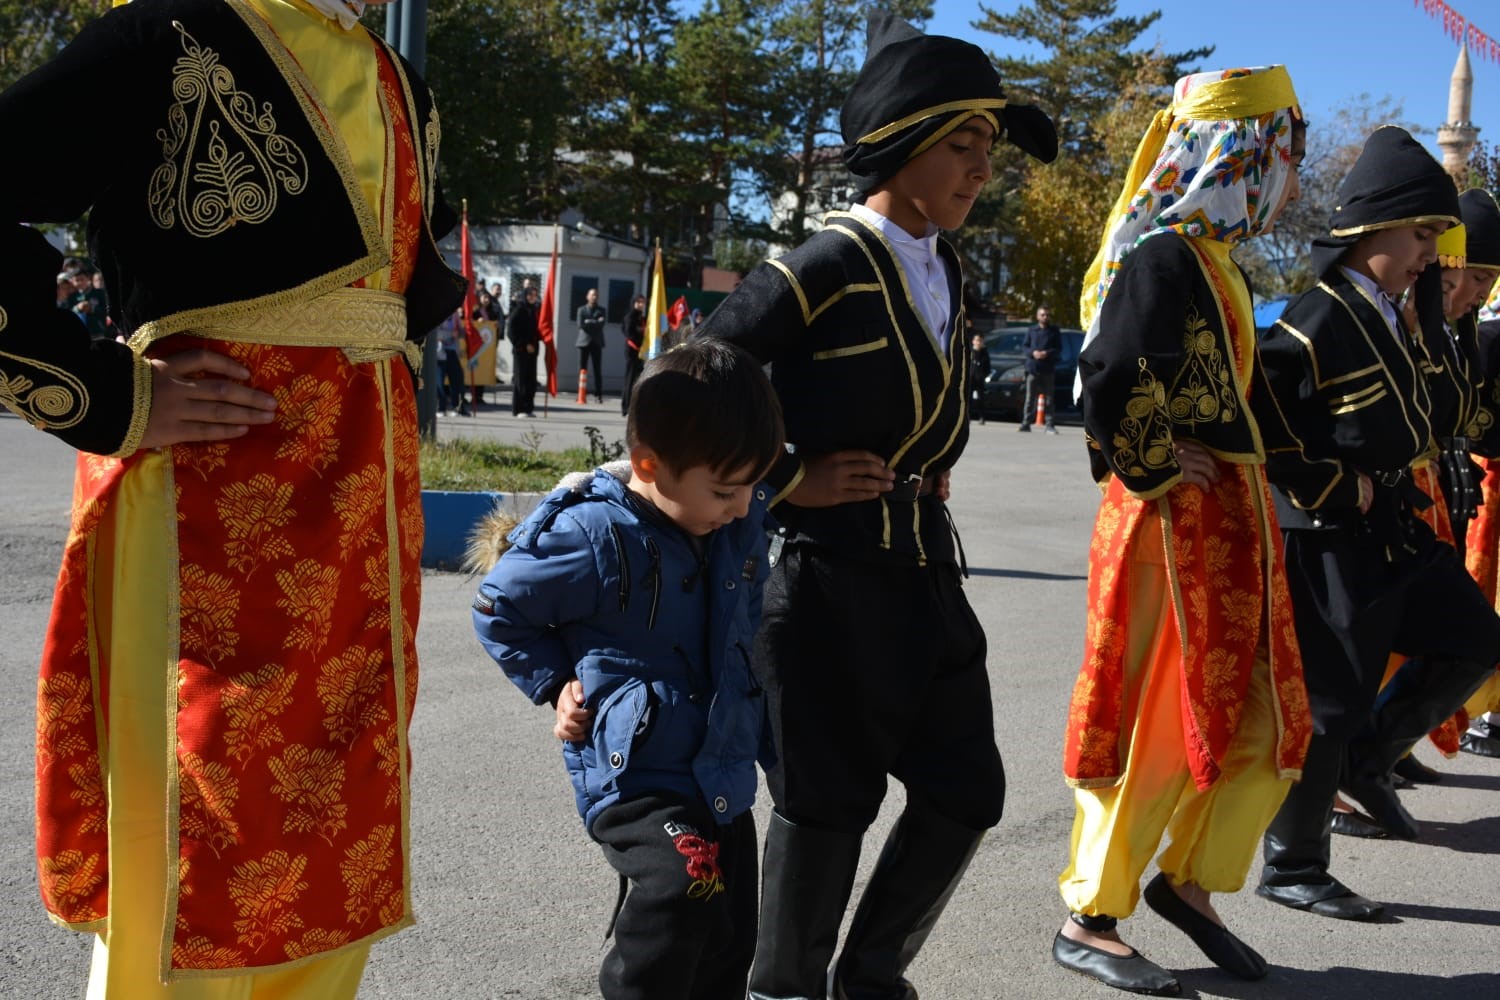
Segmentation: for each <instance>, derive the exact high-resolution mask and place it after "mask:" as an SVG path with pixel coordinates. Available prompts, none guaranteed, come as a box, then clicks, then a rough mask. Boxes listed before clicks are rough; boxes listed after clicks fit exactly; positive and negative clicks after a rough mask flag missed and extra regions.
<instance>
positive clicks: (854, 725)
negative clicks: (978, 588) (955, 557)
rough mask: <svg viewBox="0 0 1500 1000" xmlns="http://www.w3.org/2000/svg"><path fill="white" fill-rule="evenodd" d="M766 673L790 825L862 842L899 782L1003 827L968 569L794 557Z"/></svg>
mask: <svg viewBox="0 0 1500 1000" xmlns="http://www.w3.org/2000/svg"><path fill="white" fill-rule="evenodd" d="M753 664H754V668H755V672H756V675H757V677H758V679H759V680H760V683H761V686H762V687H763V688H764V689H765V691H766V694H767V696H768V708H769V710H770V713H771V732H772V735H773V737H774V739H775V743H776V752H777V758H778V759H777V762H776V764H775V766H774V767H772V768H771V769H770V770H769V771H768V772H767V773H766V784H767V786H768V787H769V788H770V791H771V798H772V800H773V801H774V802H775V805H776V811H777V812H779V813H780V814H781V815H782V816H784V817H786V818H787V819H788V820H790V821H791V822H793V823H795V824H799V825H805V826H813V827H818V828H821V829H825V830H837V831H841V832H845V833H863V832H864V831H865V830H866V829H867V828H868V827H869V825H870V824H871V823H872V822H874V820H875V817H876V815H877V814H878V813H879V812H880V803H881V801H882V800H883V799H884V798H885V793H886V782H887V776H888V775H889V776H890V777H894V778H896V779H897V780H898V781H900V782H901V783H902V784H903V785H905V786H906V787H907V789H908V790H909V791H910V792H911V793H913V794H914V795H918V796H920V797H922V798H923V799H924V800H925V802H926V803H928V804H929V805H930V806H931V807H932V808H933V809H935V810H936V811H937V812H938V813H939V814H941V815H943V816H945V817H946V818H948V819H949V820H951V821H953V822H954V823H957V824H960V825H962V826H966V827H968V828H969V829H971V830H976V831H977V830H986V829H989V828H990V827H992V826H994V825H995V824H996V823H998V822H999V821H1000V813H1001V809H1002V807H1003V805H1004V802H1005V769H1004V767H1003V765H1002V764H1001V761H1000V751H999V750H998V749H997V748H996V746H995V734H994V717H993V713H992V710H991V707H990V685H989V675H988V673H987V672H986V670H985V637H984V630H983V629H982V628H981V627H980V625H979V620H978V619H977V618H976V617H975V615H974V612H973V610H972V609H971V608H970V607H969V601H968V598H967V597H965V596H964V592H963V586H962V583H961V580H960V578H959V575H958V569H957V567H955V566H952V565H950V564H942V565H930V566H911V565H892V564H874V563H868V562H863V561H860V560H857V559H851V558H849V557H847V556H843V555H839V554H837V553H833V552H830V551H828V550H826V549H820V548H816V547H813V546H809V545H788V546H786V548H785V549H784V550H783V551H782V553H781V555H780V558H779V559H778V560H777V563H776V565H775V567H773V569H772V571H771V577H770V580H769V581H768V582H767V584H766V590H765V599H764V606H763V611H762V624H761V629H760V632H759V633H758V634H757V636H756V641H755V653H754V656H753Z"/></svg>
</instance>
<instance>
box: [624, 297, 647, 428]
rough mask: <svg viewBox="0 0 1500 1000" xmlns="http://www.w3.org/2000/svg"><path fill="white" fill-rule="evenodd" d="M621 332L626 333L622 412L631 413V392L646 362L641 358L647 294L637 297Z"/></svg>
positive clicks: (644, 336)
mask: <svg viewBox="0 0 1500 1000" xmlns="http://www.w3.org/2000/svg"><path fill="white" fill-rule="evenodd" d="M620 332H621V333H623V334H624V335H625V388H624V389H623V390H621V392H620V412H621V413H629V412H630V392H631V389H632V388H633V387H634V386H635V380H636V379H637V378H639V377H640V374H641V367H642V366H643V365H644V364H645V362H643V361H642V360H641V346H642V345H643V344H645V343H646V296H644V295H637V296H636V297H635V301H634V302H632V303H631V304H630V311H629V312H628V313H626V314H625V318H624V319H623V320H621V321H620Z"/></svg>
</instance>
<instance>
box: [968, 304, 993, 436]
mask: <svg viewBox="0 0 1500 1000" xmlns="http://www.w3.org/2000/svg"><path fill="white" fill-rule="evenodd" d="M970 326H971V327H972V326H973V324H972V323H971V324H970ZM989 377H990V350H989V348H988V347H985V346H984V335H983V334H980V333H976V334H974V335H973V336H972V337H970V338H969V417H970V418H971V419H972V418H974V417H976V416H977V417H978V418H979V422H980V423H981V424H982V423H984V422H985V419H984V384H985V382H986V381H988V380H989Z"/></svg>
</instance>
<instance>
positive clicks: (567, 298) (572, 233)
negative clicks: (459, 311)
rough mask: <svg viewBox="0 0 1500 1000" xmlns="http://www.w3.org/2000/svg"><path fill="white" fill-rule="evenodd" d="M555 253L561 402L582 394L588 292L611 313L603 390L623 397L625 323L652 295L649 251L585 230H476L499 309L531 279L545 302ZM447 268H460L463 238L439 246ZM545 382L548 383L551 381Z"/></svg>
mask: <svg viewBox="0 0 1500 1000" xmlns="http://www.w3.org/2000/svg"><path fill="white" fill-rule="evenodd" d="M554 243H555V245H556V247H557V277H556V293H555V294H556V315H555V316H554V317H553V326H554V328H555V329H556V330H557V352H558V360H557V387H558V393H559V395H564V394H565V395H568V396H572V395H574V394H575V393H577V391H578V370H579V358H578V348H577V347H575V346H574V343H575V342H576V340H577V337H578V323H577V320H576V317H577V315H578V307H579V306H581V305H583V303H584V297H585V296H586V295H587V294H588V290H589V289H590V288H597V289H598V290H599V302H600V304H601V305H603V306H604V308H605V310H606V312H607V313H608V316H609V320H608V322H607V323H606V325H605V328H604V388H605V391H606V392H612V393H616V394H618V393H619V391H620V389H621V387H622V385H623V382H624V374H625V338H624V335H623V333H622V332H621V329H620V323H621V321H623V320H624V318H625V314H626V313H627V312H628V311H629V310H630V303H631V301H632V300H633V299H634V298H635V296H636V295H638V294H639V295H647V294H649V291H650V280H651V254H650V251H649V250H647V249H646V248H645V247H643V246H640V245H638V244H634V243H628V242H625V241H624V240H618V239H615V238H614V237H611V236H606V235H604V234H602V233H600V232H598V231H597V230H595V229H593V228H592V227H590V226H588V225H587V224H586V223H582V222H579V223H575V224H573V225H571V226H565V225H554V224H550V223H528V224H520V223H517V224H510V225H503V226H471V227H470V228H469V244H470V252H471V254H472V255H473V258H474V276H475V279H476V280H477V282H478V285H479V287H480V288H484V289H486V290H488V289H490V288H491V287H492V286H494V285H497V284H498V285H499V286H500V302H501V304H502V306H503V307H504V308H506V309H507V310H508V309H509V307H510V302H511V300H512V299H513V298H514V297H516V296H517V295H519V294H520V292H521V288H522V282H523V281H525V279H527V278H530V279H531V280H532V281H534V282H535V283H536V287H537V293H538V295H540V294H541V292H542V291H543V289H544V288H545V286H546V282H547V267H548V264H549V263H550V262H551V260H552V248H553V246H554ZM438 246H439V249H441V250H442V251H443V254H444V256H446V257H447V258H448V262H449V263H450V264H451V265H453V267H454V269H455V270H456V269H457V268H458V263H459V257H460V250H459V233H458V230H457V229H455V230H454V231H453V232H452V233H450V234H449V235H448V236H447V237H446V238H444V239H443V240H442V241H441V242H440V243H439V244H438ZM499 353H500V354H501V356H502V357H501V359H500V365H501V373H502V376H504V375H505V373H506V372H507V371H508V369H509V362H510V346H509V345H508V344H501V345H500V351H499ZM539 374H541V378H542V380H543V382H544V383H545V379H546V376H545V374H544V373H539Z"/></svg>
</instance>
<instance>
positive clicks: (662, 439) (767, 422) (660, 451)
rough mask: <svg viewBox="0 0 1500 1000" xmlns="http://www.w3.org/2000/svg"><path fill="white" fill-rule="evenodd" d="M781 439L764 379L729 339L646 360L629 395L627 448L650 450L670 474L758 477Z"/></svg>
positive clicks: (707, 340)
mask: <svg viewBox="0 0 1500 1000" xmlns="http://www.w3.org/2000/svg"><path fill="white" fill-rule="evenodd" d="M785 439H786V431H785V430H784V428H783V427H782V423H781V404H780V403H778V402H777V400H776V390H774V389H772V388H771V380H770V379H768V378H766V373H765V372H764V371H763V370H761V366H760V365H759V363H757V362H756V360H755V359H754V358H753V357H751V356H750V355H749V354H747V353H746V352H745V351H744V350H742V349H741V348H738V347H736V346H734V345H733V344H731V343H729V342H728V341H724V340H715V339H713V338H711V337H694V338H693V339H691V340H689V341H687V342H686V343H685V344H683V345H681V346H680V347H677V348H675V349H673V350H671V351H668V352H667V353H665V354H663V355H660V356H659V357H655V358H652V359H651V360H650V361H648V362H646V367H645V369H644V370H643V371H642V372H641V377H640V378H639V379H638V380H637V381H636V383H635V387H634V388H633V389H632V390H631V393H630V415H629V416H628V418H627V419H626V421H625V440H626V442H627V443H628V444H629V445H630V446H631V447H632V448H633V447H635V446H636V445H638V444H639V445H645V446H646V447H648V448H650V449H651V450H652V451H654V452H656V454H657V455H658V456H659V457H660V458H661V460H662V461H663V462H665V463H666V464H667V465H668V466H669V467H671V469H672V470H673V471H674V472H679V473H680V472H684V471H686V470H688V469H692V468H695V467H697V466H700V465H706V466H708V467H709V469H711V470H713V471H714V472H716V473H721V474H726V475H727V474H730V473H735V472H738V471H740V470H741V469H744V468H746V467H749V468H750V469H752V470H753V472H754V474H755V475H757V476H759V475H761V474H762V473H764V472H765V470H766V469H768V468H769V467H770V465H771V463H772V462H773V461H775V460H776V457H777V456H778V455H779V454H780V453H781V447H782V443H783V441H785Z"/></svg>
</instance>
